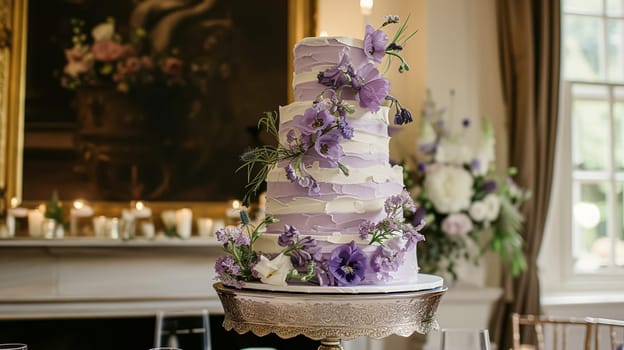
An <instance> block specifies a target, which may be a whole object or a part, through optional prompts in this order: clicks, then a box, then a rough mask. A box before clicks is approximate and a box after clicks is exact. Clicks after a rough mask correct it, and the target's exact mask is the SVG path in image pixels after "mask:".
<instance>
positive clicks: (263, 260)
mask: <svg viewBox="0 0 624 350" xmlns="http://www.w3.org/2000/svg"><path fill="white" fill-rule="evenodd" d="M253 269H254V270H255V271H256V272H257V273H258V276H259V277H260V281H262V283H266V284H271V285H274V286H286V285H287V284H286V277H288V273H289V272H290V270H292V269H293V264H292V262H290V257H289V256H286V255H284V254H281V253H280V255H278V256H276V257H275V258H274V259H273V260H269V259H268V258H267V257H266V256H264V255H260V261H259V262H258V263H257V264H256V266H254V268H253Z"/></svg>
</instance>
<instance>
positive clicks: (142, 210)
mask: <svg viewBox="0 0 624 350" xmlns="http://www.w3.org/2000/svg"><path fill="white" fill-rule="evenodd" d="M132 214H134V217H135V218H137V219H147V218H149V217H151V216H152V209H151V208H150V207H148V206H146V205H145V203H143V202H142V201H137V202H135V203H134V206H133V208H132Z"/></svg>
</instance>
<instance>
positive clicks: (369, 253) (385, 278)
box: [254, 232, 419, 286]
mask: <svg viewBox="0 0 624 350" xmlns="http://www.w3.org/2000/svg"><path fill="white" fill-rule="evenodd" d="M279 236H280V234H277V233H268V232H265V233H263V234H262V235H261V236H260V237H259V238H258V240H256V241H255V243H254V249H255V250H256V251H259V252H261V253H265V254H277V253H279V252H280V251H282V250H283V249H284V248H283V247H281V246H280V245H279V244H278V243H277V241H278V238H279ZM303 236H305V235H303ZM312 237H313V238H315V239H316V241H317V246H318V247H320V248H321V255H322V259H323V260H324V261H325V260H327V261H328V260H329V259H330V257H331V255H332V252H333V251H334V249H336V248H338V247H340V246H343V245H345V244H349V243H350V242H351V241H355V242H356V244H357V246H358V247H359V248H360V249H361V250H362V251H363V252H364V254H365V255H366V270H365V274H364V279H363V280H362V281H360V283H358V285H359V286H367V285H396V284H411V283H416V282H417V281H418V271H419V267H418V257H417V255H416V245H414V246H412V247H411V248H410V249H408V250H407V251H405V252H404V253H403V254H402V257H401V259H400V263H399V264H398V266H397V268H396V270H395V271H385V273H380V272H379V271H376V269H375V268H374V267H373V264H372V262H373V259H375V258H376V256H377V255H378V249H379V246H378V245H370V244H368V242H367V241H363V240H361V239H360V238H359V236H358V235H352V234H345V235H342V234H334V235H331V236H312Z"/></svg>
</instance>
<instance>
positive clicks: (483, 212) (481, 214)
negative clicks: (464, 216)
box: [468, 201, 488, 222]
mask: <svg viewBox="0 0 624 350" xmlns="http://www.w3.org/2000/svg"><path fill="white" fill-rule="evenodd" d="M468 214H470V217H471V218H472V220H474V221H476V222H481V221H484V220H485V219H486V218H487V217H488V215H487V214H488V206H487V205H486V204H485V203H484V202H482V201H478V202H474V203H472V205H471V206H470V209H468Z"/></svg>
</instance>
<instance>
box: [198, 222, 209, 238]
mask: <svg viewBox="0 0 624 350" xmlns="http://www.w3.org/2000/svg"><path fill="white" fill-rule="evenodd" d="M212 224H213V221H212V219H211V218H197V233H198V234H199V235H200V236H201V237H210V236H212V232H213V231H212Z"/></svg>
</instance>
